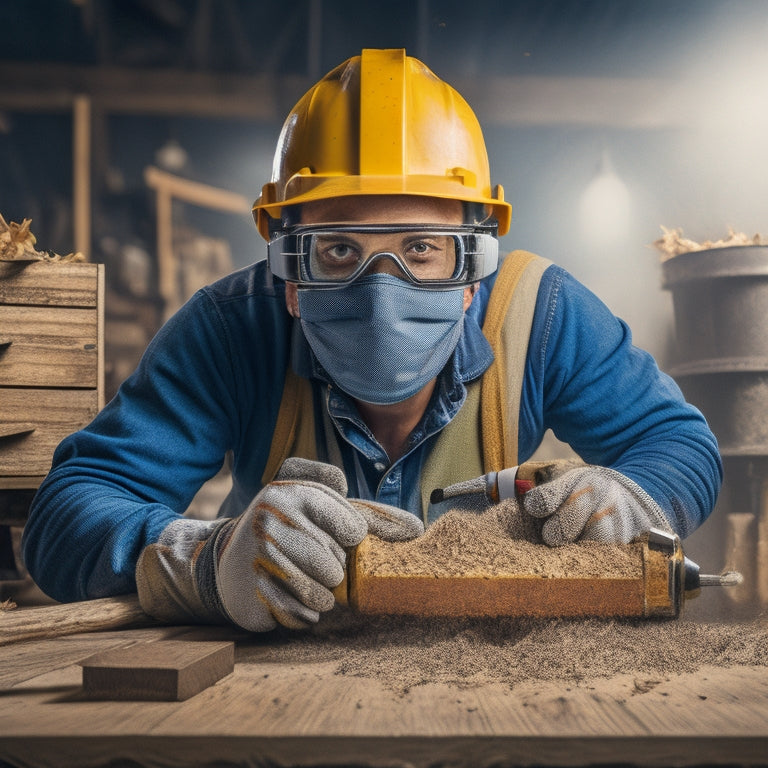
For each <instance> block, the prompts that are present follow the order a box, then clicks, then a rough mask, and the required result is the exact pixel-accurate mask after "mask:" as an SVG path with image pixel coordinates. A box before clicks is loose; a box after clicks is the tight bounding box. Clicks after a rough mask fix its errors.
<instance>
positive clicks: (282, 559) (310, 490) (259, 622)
mask: <svg viewBox="0 0 768 768" xmlns="http://www.w3.org/2000/svg"><path fill="white" fill-rule="evenodd" d="M346 492H347V484H346V479H345V477H344V474H343V473H342V472H341V470H340V469H338V468H337V467H335V466H333V465H330V464H322V463H320V462H313V461H308V460H305V459H296V458H293V459H288V460H287V461H286V462H285V463H284V464H283V466H282V467H281V468H280V471H279V472H278V474H277V477H276V478H275V480H274V481H273V482H271V483H269V484H268V485H267V486H265V487H264V488H263V489H262V490H261V491H260V492H259V494H258V495H257V496H256V498H255V499H254V500H253V501H252V502H251V504H250V505H249V507H248V508H247V509H246V510H245V512H243V514H242V515H240V516H239V517H238V518H235V519H234V520H232V521H231V522H230V523H228V524H227V525H225V526H224V527H223V528H222V529H221V530H220V531H219V532H218V533H217V535H216V544H215V552H216V555H215V559H214V562H215V572H216V573H215V575H216V589H217V592H218V596H219V599H220V601H221V606H222V608H223V610H224V612H225V613H226V615H227V616H228V618H229V619H230V620H231V621H233V622H234V623H235V624H237V625H239V626H241V627H243V628H244V629H248V630H250V631H253V632H263V631H266V630H269V629H273V628H274V627H275V626H277V624H282V625H284V626H286V627H290V628H293V629H299V628H304V627H306V626H308V625H310V624H312V623H314V622H316V621H317V620H318V618H319V615H320V613H321V612H323V611H328V610H330V609H331V608H332V607H333V605H334V596H333V593H332V591H331V590H332V589H333V587H335V586H337V585H338V584H340V583H341V581H342V579H343V578H344V567H345V564H346V552H345V548H348V547H353V546H355V545H356V544H359V543H360V542H361V541H362V540H363V538H364V537H365V536H366V534H368V533H369V532H370V533H372V534H374V535H376V536H378V537H379V538H384V539H388V540H407V539H411V538H414V537H416V536H418V535H419V534H421V533H423V531H424V526H423V524H422V523H421V521H420V520H419V519H418V518H417V517H416V516H415V515H413V514H411V513H409V512H406V511H404V510H401V509H397V508H395V507H390V506H387V505H384V504H377V503H375V502H368V501H359V500H349V499H346V498H345V495H346Z"/></svg>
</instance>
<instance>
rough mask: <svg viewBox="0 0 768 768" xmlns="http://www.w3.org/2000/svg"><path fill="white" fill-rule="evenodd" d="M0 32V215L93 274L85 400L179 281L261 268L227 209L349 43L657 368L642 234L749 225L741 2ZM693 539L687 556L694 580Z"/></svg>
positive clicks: (448, 9) (160, 6)
mask: <svg viewBox="0 0 768 768" xmlns="http://www.w3.org/2000/svg"><path fill="white" fill-rule="evenodd" d="M0 28H2V29H3V30H4V35H3V44H2V46H0V213H2V214H3V216H4V217H5V218H6V219H7V220H8V221H11V220H13V221H21V220H22V219H23V218H31V219H32V230H33V232H34V233H35V234H36V236H37V240H38V247H39V248H41V249H45V250H51V251H55V252H57V253H68V252H70V251H74V250H81V251H83V252H84V253H86V255H87V257H88V258H89V259H90V260H92V261H99V262H103V263H105V264H106V266H107V283H108V297H107V304H106V306H107V368H106V373H107V395H108V396H109V395H111V394H112V393H114V391H115V390H116V388H117V386H118V385H119V383H120V382H121V381H122V380H123V379H124V378H125V376H127V375H128V374H129V373H130V371H131V370H132V369H133V367H134V366H135V364H136V362H137V360H138V357H139V355H140V354H141V351H142V349H143V348H144V346H145V345H146V343H147V342H148V340H149V338H151V336H152V334H153V333H154V332H155V331H156V330H157V328H158V327H159V324H160V323H161V322H162V320H163V319H164V317H166V316H167V315H168V314H169V313H170V312H171V311H173V310H174V309H175V308H176V307H177V306H178V304H179V303H180V302H181V301H183V300H184V299H185V298H186V297H187V296H188V295H189V294H190V293H191V292H192V291H193V290H194V289H195V288H196V287H197V286H199V285H200V284H203V283H205V282H209V281H210V280H212V279H215V278H216V277H218V276H219V275H220V274H223V273H225V272H227V271H229V270H230V269H233V268H237V267H240V266H244V265H246V264H248V263H250V262H252V261H253V260H255V259H260V258H263V257H264V255H265V252H264V244H263V243H262V242H261V241H260V240H259V238H258V236H257V234H256V232H255V230H254V227H253V224H252V220H251V218H250V215H249V212H248V206H249V203H250V202H251V201H252V200H253V199H254V198H256V197H257V196H258V194H259V191H260V189H261V186H262V184H263V183H264V182H265V181H267V180H268V179H269V175H270V170H271V163H272V153H273V149H274V144H275V141H276V139H277V136H278V133H279V131H280V127H281V124H282V120H283V118H284V116H285V114H286V113H287V112H288V110H289V109H290V108H291V106H292V105H293V104H294V103H295V101H296V100H297V99H298V98H299V97H300V96H301V94H302V93H304V91H305V90H306V89H307V88H308V87H309V86H310V85H311V84H312V83H313V82H314V81H316V80H317V79H318V78H319V77H320V76H322V75H323V74H324V73H325V72H326V71H328V70H330V69H331V68H333V67H334V66H335V65H336V64H338V63H339V62H341V61H342V60H344V59H345V58H347V57H349V56H352V55H355V54H357V53H359V51H360V49H361V48H363V47H405V48H406V49H407V50H408V52H409V53H410V54H412V55H415V56H417V57H419V58H421V59H422V60H423V61H425V62H426V63H427V64H428V65H429V66H430V67H431V68H432V69H433V70H434V71H435V72H436V74H438V76H440V77H441V78H443V79H445V80H447V81H448V82H450V83H452V84H453V85H454V86H455V87H456V88H457V89H458V90H459V91H460V92H461V93H462V94H463V95H464V96H465V98H466V99H467V100H468V101H469V103H470V104H471V105H472V107H473V108H474V109H475V111H476V113H477V115H478V117H479V119H480V121H481V123H482V124H483V126H484V129H485V135H486V141H487V145H488V150H489V154H490V160H491V169H492V177H493V180H494V182H495V183H500V184H502V185H503V186H504V188H505V193H506V198H507V199H508V200H509V201H510V202H511V203H512V206H513V224H512V229H511V232H510V234H509V235H508V236H506V237H505V238H504V246H505V247H506V248H507V249H511V248H525V249H528V250H531V251H535V252H537V253H540V254H542V255H544V256H546V257H548V258H550V259H553V260H554V261H556V262H558V263H560V264H561V265H563V266H564V267H566V268H567V269H569V270H570V271H571V272H573V273H574V274H575V275H576V276H577V277H578V278H579V279H581V280H582V281H583V282H585V283H586V284H587V285H588V286H589V287H590V288H592V289H593V290H594V291H595V292H597V293H598V294H599V295H600V296H601V297H602V298H603V299H604V300H605V301H606V303H608V305H609V306H610V307H611V308H612V309H613V310H614V312H616V313H617V314H618V315H619V316H621V317H623V318H624V319H625V320H626V321H627V322H628V323H629V325H630V327H631V328H632V330H633V333H634V337H635V341H636V343H637V344H638V345H639V346H642V347H644V348H646V349H648V350H649V351H651V352H652V353H653V354H654V355H655V356H656V357H657V359H658V360H659V362H660V364H661V365H662V367H665V368H668V367H669V366H670V365H671V364H672V363H673V361H674V356H675V350H674V343H673V336H674V328H673V321H672V305H671V296H670V295H669V293H668V292H667V291H665V290H663V289H662V286H661V265H660V254H659V253H658V251H657V250H656V249H655V248H654V247H653V242H654V241H655V240H657V239H658V238H659V237H660V236H661V234H662V227H667V228H671V229H682V230H683V232H684V234H685V235H686V236H687V237H690V238H692V239H694V240H697V241H704V240H718V239H720V238H723V237H727V236H728V233H729V231H731V230H733V231H736V232H743V233H746V234H748V235H750V236H751V235H753V234H755V233H758V232H761V231H762V232H763V233H765V232H766V230H768V222H766V201H767V200H768V174H766V172H765V169H766V167H768V143H766V141H765V136H766V135H768V49H766V46H765V45H764V41H765V39H766V33H768V3H766V2H763V1H759V0H645V2H642V3H640V2H636V0H602V1H599V0H530V1H528V2H517V1H515V0H473V2H471V3H467V2H457V1H456V0H411V1H407V0H387V2H360V1H359V0H357V1H355V0H296V1H295V2H293V3H291V4H280V3H271V2H261V1H260V0H3V1H2V2H0ZM153 174H154V175H153ZM179 180H180V181H181V185H180V186H174V184H176V183H177V182H178V181H179ZM185 182H188V183H187V184H185ZM169 190H170V191H169ZM174 190H175V191H174ZM163 194H168V195H170V198H168V197H163ZM161 198H162V199H161ZM162 200H165V201H166V202H168V201H169V200H170V202H168V204H169V206H170V208H163V207H162V205H161V202H162ZM164 243H165V245H166V246H167V245H169V244H170V246H171V247H170V248H168V249H167V252H164V250H163V248H164ZM708 530H710V531H711V533H710V534H707V535H701V536H699V535H698V534H697V538H696V537H695V538H694V539H693V541H692V544H691V546H692V555H693V556H694V559H698V560H699V561H700V562H703V563H706V565H707V566H708V567H709V568H717V567H720V565H721V563H720V562H712V561H711V560H712V559H715V558H719V557H720V553H719V552H717V550H716V549H714V548H713V547H714V546H715V544H714V543H713V540H715V539H719V538H720V537H721V531H720V530H719V529H718V528H717V523H715V524H713V525H712V526H710V528H709V529H708Z"/></svg>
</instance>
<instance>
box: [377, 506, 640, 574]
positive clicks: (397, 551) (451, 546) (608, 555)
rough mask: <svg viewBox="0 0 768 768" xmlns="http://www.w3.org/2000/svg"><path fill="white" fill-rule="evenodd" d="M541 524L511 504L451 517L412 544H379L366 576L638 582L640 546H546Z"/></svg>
mask: <svg viewBox="0 0 768 768" xmlns="http://www.w3.org/2000/svg"><path fill="white" fill-rule="evenodd" d="M539 530H540V522H539V521H537V520H535V519H534V518H532V517H530V516H529V515H524V514H522V513H521V511H520V508H519V505H518V504H517V502H516V501H514V500H513V499H510V500H507V501H504V502H502V503H501V504H497V505H496V506H494V507H491V508H490V509H489V510H488V511H486V512H484V513H482V514H479V515H478V514H473V513H470V512H458V511H452V512H448V513H446V514H445V515H443V516H442V517H440V518H439V519H438V520H436V521H435V522H434V523H433V524H432V525H431V526H429V528H427V531H426V533H425V534H424V535H423V536H421V537H419V538H417V539H414V540H413V541H407V542H395V543H390V542H385V541H381V542H376V547H375V548H373V549H371V550H370V551H369V552H367V553H366V557H365V570H366V572H369V573H371V574H375V575H377V576H384V575H423V576H499V575H502V574H513V575H520V574H526V575H533V576H542V577H550V578H552V577H562V576H565V575H571V576H580V577H600V576H602V577H605V578H622V577H623V578H639V577H640V576H641V575H642V556H641V554H640V551H639V549H638V547H637V545H607V544H599V543H597V542H581V543H579V544H568V545H565V546H562V547H556V548H551V547H548V546H546V545H545V544H544V543H543V542H542V540H541V536H540V533H539Z"/></svg>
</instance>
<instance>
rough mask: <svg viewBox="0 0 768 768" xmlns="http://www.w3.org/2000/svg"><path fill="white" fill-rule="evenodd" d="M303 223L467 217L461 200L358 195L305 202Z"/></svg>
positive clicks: (457, 219) (412, 221)
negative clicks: (464, 214)
mask: <svg viewBox="0 0 768 768" xmlns="http://www.w3.org/2000/svg"><path fill="white" fill-rule="evenodd" d="M300 213H301V223H302V224H331V223H333V224H337V223H348V224H422V223H423V224H452V225H460V224H461V223H462V221H463V207H462V204H461V202H460V201H458V200H448V199H441V198H434V197H417V196H413V195H358V196H349V197H336V198H332V199H328V200H313V201H311V202H308V203H304V204H303V205H302V206H301V212H300Z"/></svg>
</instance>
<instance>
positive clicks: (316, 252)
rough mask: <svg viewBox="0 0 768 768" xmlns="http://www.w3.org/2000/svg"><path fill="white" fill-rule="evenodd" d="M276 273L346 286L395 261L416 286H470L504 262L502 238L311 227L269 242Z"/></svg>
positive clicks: (461, 231) (465, 231) (465, 232)
mask: <svg viewBox="0 0 768 768" xmlns="http://www.w3.org/2000/svg"><path fill="white" fill-rule="evenodd" d="M268 259H269V267H270V269H271V271H272V273H273V274H275V275H277V276H278V277H281V278H283V279H284V280H288V281H290V282H294V283H298V284H300V285H307V286H314V287H318V288H319V287H329V288H330V287H334V286H340V285H346V284H348V283H350V282H352V281H353V280H355V279H357V278H358V277H360V275H362V274H363V273H365V272H367V271H368V270H369V269H371V268H372V267H373V266H374V264H375V263H376V262H378V261H381V260H384V259H389V260H390V261H392V262H394V263H396V264H397V266H398V267H399V268H400V270H401V271H402V273H403V275H404V277H405V278H406V279H407V280H409V281H410V282H412V283H415V284H416V285H422V286H424V287H431V288H438V287H444V286H458V285H468V284H470V283H473V282H476V281H477V280H481V279H482V278H483V277H486V276H487V275H490V274H492V273H493V272H494V271H495V270H496V267H497V266H498V241H497V240H496V238H495V237H494V236H493V235H491V234H488V233H487V232H478V231H477V230H476V229H473V228H469V227H467V228H458V229H456V228H453V229H445V228H442V229H441V228H423V227H406V226H389V227H363V226H355V227H352V226H350V227H338V226H335V227H306V228H300V229H296V230H294V231H292V232H290V233H287V234H284V235H281V236H278V237H276V238H274V239H273V240H271V241H270V243H269V245H268Z"/></svg>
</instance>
